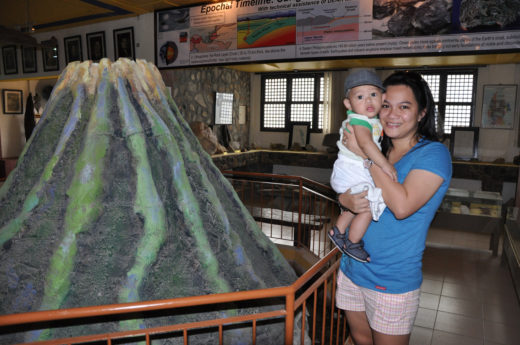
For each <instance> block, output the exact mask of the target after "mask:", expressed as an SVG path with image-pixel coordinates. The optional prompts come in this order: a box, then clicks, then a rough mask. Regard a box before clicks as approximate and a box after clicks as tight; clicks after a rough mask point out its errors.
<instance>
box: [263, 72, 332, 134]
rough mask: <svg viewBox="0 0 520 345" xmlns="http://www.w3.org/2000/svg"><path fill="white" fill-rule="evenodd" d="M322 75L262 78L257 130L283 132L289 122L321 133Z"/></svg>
mask: <svg viewBox="0 0 520 345" xmlns="http://www.w3.org/2000/svg"><path fill="white" fill-rule="evenodd" d="M323 87H324V86H323V73H295V74H290V75H289V74H286V75H269V74H264V75H263V76H262V104H261V109H262V110H261V130H263V131H273V130H274V131H276V130H278V131H287V130H289V128H290V125H291V123H292V122H309V123H310V124H311V131H313V132H320V131H321V130H322V129H323Z"/></svg>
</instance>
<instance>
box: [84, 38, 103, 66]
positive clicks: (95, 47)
mask: <svg viewBox="0 0 520 345" xmlns="http://www.w3.org/2000/svg"><path fill="white" fill-rule="evenodd" d="M87 53H88V59H89V60H92V61H94V62H98V61H99V60H101V59H102V58H104V57H107V52H106V44H105V32H104V31H99V32H93V33H90V34H87Z"/></svg>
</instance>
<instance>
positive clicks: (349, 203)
mask: <svg viewBox="0 0 520 345" xmlns="http://www.w3.org/2000/svg"><path fill="white" fill-rule="evenodd" d="M367 194H368V192H367V191H364V192H361V193H358V194H350V189H349V190H347V191H346V192H345V193H342V194H339V195H338V201H339V203H340V204H341V206H343V207H345V208H348V209H349V211H351V212H352V213H356V214H357V213H363V212H370V204H369V202H368V199H367V198H366V196H367Z"/></svg>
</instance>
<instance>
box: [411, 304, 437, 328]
mask: <svg viewBox="0 0 520 345" xmlns="http://www.w3.org/2000/svg"><path fill="white" fill-rule="evenodd" d="M436 317H437V310H434V309H426V308H419V311H418V312H417V317H416V318H415V323H414V325H415V326H418V327H424V328H431V329H433V327H434V326H435V318H436Z"/></svg>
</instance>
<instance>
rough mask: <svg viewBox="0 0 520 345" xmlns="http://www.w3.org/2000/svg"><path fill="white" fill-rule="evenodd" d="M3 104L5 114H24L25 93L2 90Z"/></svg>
mask: <svg viewBox="0 0 520 345" xmlns="http://www.w3.org/2000/svg"><path fill="white" fill-rule="evenodd" d="M2 104H3V110H4V114H22V113H23V92H22V90H8V89H4V90H2Z"/></svg>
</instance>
